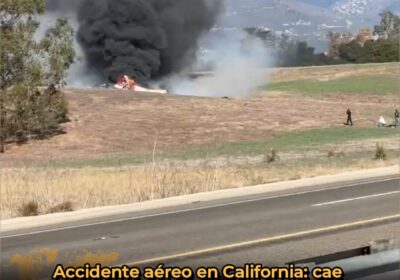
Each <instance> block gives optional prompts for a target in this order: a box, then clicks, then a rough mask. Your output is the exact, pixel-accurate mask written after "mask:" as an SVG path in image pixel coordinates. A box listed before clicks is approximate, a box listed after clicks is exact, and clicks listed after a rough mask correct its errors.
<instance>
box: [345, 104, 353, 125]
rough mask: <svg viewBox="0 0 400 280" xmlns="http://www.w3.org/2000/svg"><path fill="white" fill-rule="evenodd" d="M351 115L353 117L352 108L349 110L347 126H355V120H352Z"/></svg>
mask: <svg viewBox="0 0 400 280" xmlns="http://www.w3.org/2000/svg"><path fill="white" fill-rule="evenodd" d="M351 115H352V113H351V111H350V108H349V109H347V122H346V125H350V126H353V119H352V116H351Z"/></svg>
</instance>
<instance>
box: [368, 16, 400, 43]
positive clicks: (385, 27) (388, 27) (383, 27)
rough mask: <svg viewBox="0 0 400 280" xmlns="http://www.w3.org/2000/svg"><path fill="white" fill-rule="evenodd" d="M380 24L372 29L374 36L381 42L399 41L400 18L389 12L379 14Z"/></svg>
mask: <svg viewBox="0 0 400 280" xmlns="http://www.w3.org/2000/svg"><path fill="white" fill-rule="evenodd" d="M379 15H380V17H381V22H380V24H379V25H376V26H375V27H374V34H375V35H378V36H379V38H380V39H382V40H399V38H400V36H399V34H400V16H399V15H396V14H394V13H392V12H390V11H385V12H382V13H380V14H379Z"/></svg>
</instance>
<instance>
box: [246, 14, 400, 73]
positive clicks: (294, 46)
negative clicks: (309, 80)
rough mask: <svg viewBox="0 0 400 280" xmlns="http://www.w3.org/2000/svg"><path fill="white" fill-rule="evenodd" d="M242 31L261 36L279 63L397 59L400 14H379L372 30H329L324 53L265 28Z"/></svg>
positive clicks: (339, 62)
mask: <svg viewBox="0 0 400 280" xmlns="http://www.w3.org/2000/svg"><path fill="white" fill-rule="evenodd" d="M244 31H245V32H246V34H247V35H248V38H247V39H248V40H252V39H254V38H257V39H260V40H261V41H262V42H263V43H264V44H265V46H266V47H268V49H269V50H270V51H272V52H273V55H274V57H275V58H276V63H277V65H278V66H281V67H288V66H312V65H316V66H318V65H329V64H345V63H378V62H395V61H399V52H400V51H399V39H400V16H399V15H397V14H394V13H392V12H390V11H385V12H382V13H381V14H380V23H379V24H378V25H376V26H374V28H373V30H371V29H369V28H362V29H361V30H360V31H359V32H358V34H355V35H354V34H351V33H340V32H329V33H328V34H327V39H328V51H327V52H326V53H316V52H315V48H314V47H312V46H309V45H308V43H307V42H305V41H296V40H293V39H291V38H290V37H289V36H288V35H286V34H282V35H278V34H276V33H275V32H273V31H271V30H266V29H264V28H257V27H250V28H245V30H244Z"/></svg>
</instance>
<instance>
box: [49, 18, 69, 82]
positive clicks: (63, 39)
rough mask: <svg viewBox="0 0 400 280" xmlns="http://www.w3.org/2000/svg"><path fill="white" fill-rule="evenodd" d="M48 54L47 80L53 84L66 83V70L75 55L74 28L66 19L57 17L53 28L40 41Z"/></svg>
mask: <svg viewBox="0 0 400 280" xmlns="http://www.w3.org/2000/svg"><path fill="white" fill-rule="evenodd" d="M42 44H43V47H44V49H45V50H46V52H47V54H48V61H49V68H50V69H49V70H50V71H49V75H48V77H47V78H48V80H49V82H50V83H52V84H55V85H60V86H64V85H66V82H65V79H66V76H67V70H68V69H69V68H70V66H71V65H72V64H73V63H74V59H75V56H76V53H75V49H74V46H73V44H74V30H73V29H72V28H71V26H70V25H69V24H68V20H67V19H59V20H58V21H57V24H56V26H55V27H54V28H51V29H49V30H48V31H47V34H46V37H45V38H44V39H43V41H42Z"/></svg>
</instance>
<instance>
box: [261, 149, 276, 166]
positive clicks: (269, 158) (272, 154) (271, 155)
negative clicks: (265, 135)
mask: <svg viewBox="0 0 400 280" xmlns="http://www.w3.org/2000/svg"><path fill="white" fill-rule="evenodd" d="M278 159H279V156H278V153H277V151H276V150H275V149H272V150H271V152H270V153H269V154H266V155H265V157H264V162H265V163H268V164H270V163H273V162H276V161H277V160H278Z"/></svg>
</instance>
